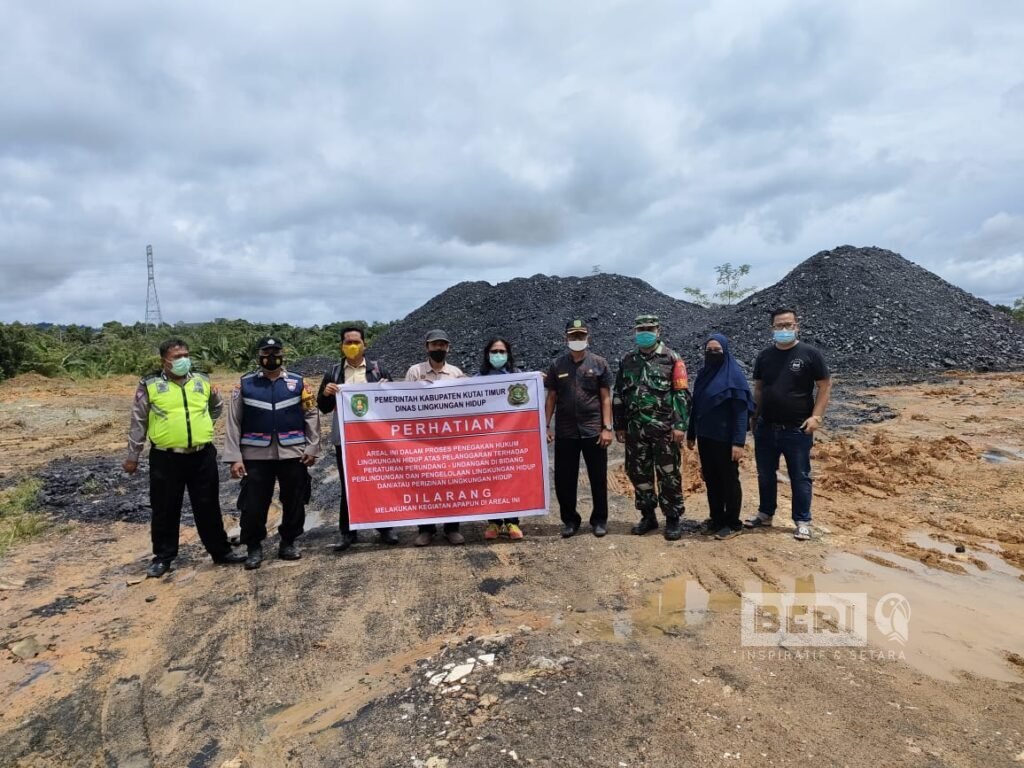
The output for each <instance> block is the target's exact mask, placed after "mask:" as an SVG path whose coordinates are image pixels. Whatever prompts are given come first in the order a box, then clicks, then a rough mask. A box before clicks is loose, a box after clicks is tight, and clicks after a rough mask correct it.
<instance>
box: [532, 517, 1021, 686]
mask: <svg viewBox="0 0 1024 768" xmlns="http://www.w3.org/2000/svg"><path fill="white" fill-rule="evenodd" d="M909 539H910V541H912V542H914V543H915V544H917V545H918V546H920V547H924V548H928V549H934V550H937V551H940V552H942V553H943V554H944V555H948V556H949V557H950V558H956V560H957V561H958V562H961V563H962V564H963V566H964V568H965V570H967V573H966V574H962V573H951V572H948V571H944V570H939V569H935V568H929V567H927V566H925V565H923V564H922V563H920V562H918V561H916V560H911V559H908V558H905V557H901V556H899V555H894V554H892V553H888V552H879V551H873V552H870V553H869V556H870V557H871V558H873V559H872V560H867V559H865V558H863V557H860V556H858V555H854V554H850V553H846V552H840V553H836V554H833V555H831V556H830V557H829V558H828V559H827V560H826V565H827V569H826V571H827V572H826V573H821V574H814V575H810V576H804V577H797V578H793V577H783V578H780V579H779V580H778V581H779V583H780V585H781V588H780V589H776V588H775V587H773V586H771V585H768V584H765V583H763V582H760V581H757V580H751V581H748V582H746V583H745V584H744V587H743V591H744V592H745V593H748V594H750V593H753V594H762V595H769V594H777V593H779V592H782V593H795V594H797V595H805V596H806V598H805V599H806V601H807V602H808V603H809V604H810V606H811V607H809V608H800V607H797V608H796V609H795V610H794V616H795V615H796V614H805V615H806V614H815V615H816V616H818V617H820V618H821V619H822V620H823V622H824V623H827V622H828V621H829V620H831V619H832V617H833V616H834V615H836V614H835V610H836V609H835V605H834V604H833V603H830V602H829V599H828V597H827V595H829V594H847V593H853V595H854V596H857V595H859V596H861V597H860V599H861V600H864V601H865V603H866V614H867V615H866V627H867V641H868V645H867V647H866V648H861V647H858V646H854V647H849V648H848V647H846V646H841V649H842V650H844V651H845V650H849V651H854V652H859V651H861V650H863V651H864V652H865V653H866V654H868V656H872V657H874V658H884V659H889V660H897V661H900V662H903V663H907V664H909V665H911V666H912V667H914V668H915V669H918V670H920V671H922V672H924V673H925V674H927V675H929V676H931V677H935V678H937V679H940V680H948V681H956V680H957V677H958V675H959V674H961V673H965V672H966V673H970V674H973V675H976V676H979V677H985V678H991V679H994V680H1001V681H1006V682H1017V683H1019V682H1021V679H1022V675H1024V631H1022V630H1021V618H1022V617H1024V589H1022V588H1021V581H1020V575H1021V572H1020V571H1019V570H1017V569H1016V568H1013V567H1012V566H1010V565H1008V564H1007V563H1005V562H1004V561H1003V560H1002V559H1001V558H1000V557H999V556H998V555H997V554H995V552H994V551H992V550H991V549H989V548H983V549H976V548H971V549H970V550H968V551H966V552H964V553H957V552H956V546H957V545H955V544H951V543H947V542H942V541H937V540H935V539H932V538H931V537H930V536H928V535H927V534H924V533H919V534H918V533H915V534H912V535H911V536H910V537H909ZM978 563H980V564H981V565H982V566H987V567H979V565H978ZM816 595H822V598H820V599H819V598H818V597H817V596H816ZM797 602H798V603H800V602H802V601H801V600H798V601H797ZM879 602H881V603H882V605H881V606H879ZM897 604H898V605H899V607H900V610H901V611H902V614H901V615H902V616H903V617H904V618H906V622H905V623H903V624H902V625H900V624H899V623H898V620H894V619H892V617H893V614H894V610H895V607H896V606H897ZM815 606H819V607H815ZM742 607H743V604H742V599H741V597H740V596H739V595H736V594H734V593H733V592H715V591H712V592H709V591H708V590H706V589H705V588H704V587H703V586H701V584H700V583H699V582H698V581H697V580H696V579H694V578H692V577H690V576H680V577H674V578H670V579H666V580H665V581H662V582H660V583H658V584H656V585H655V586H654V588H653V589H652V590H651V591H650V592H649V593H647V594H646V595H645V596H644V598H643V604H642V605H640V606H639V607H636V608H632V609H611V610H610V609H609V608H608V607H607V606H605V607H601V606H597V605H586V606H567V607H566V610H565V611H562V612H558V613H556V614H555V615H554V617H553V621H552V623H553V626H555V627H563V628H565V629H568V630H570V631H572V632H575V633H576V634H581V635H586V636H588V637H590V638H596V639H600V640H605V641H609V642H626V641H636V640H639V639H642V638H643V637H648V636H654V637H657V636H666V635H667V636H672V637H675V636H685V635H687V634H689V633H690V630H691V628H694V627H699V626H700V625H701V624H704V623H705V622H708V621H710V620H711V619H712V617H713V615H714V614H723V613H739V612H740V610H741V608H742ZM816 626H818V625H816ZM740 642H741V641H740V637H739V635H737V637H736V643H737V645H739V644H740Z"/></svg>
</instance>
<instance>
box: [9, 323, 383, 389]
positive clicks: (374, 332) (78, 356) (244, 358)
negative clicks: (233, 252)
mask: <svg viewBox="0 0 1024 768" xmlns="http://www.w3.org/2000/svg"><path fill="white" fill-rule="evenodd" d="M349 325H351V326H356V327H359V328H363V329H364V332H365V334H366V341H367V343H370V342H371V341H372V340H373V338H374V337H376V336H379V335H380V334H381V333H383V332H384V331H386V330H387V329H388V328H389V327H390V326H391V323H366V322H364V321H362V320H353V321H342V322H337V323H330V324H328V325H322V326H321V325H315V326H313V327H312V328H302V327H299V326H294V325H287V324H283V323H271V324H260V323H250V322H249V321H247V320H226V319H224V318H218V319H217V320H214V321H213V322H209V323H194V324H186V323H177V324H176V325H166V324H165V325H162V326H156V327H154V326H151V325H145V324H143V323H135V324H134V325H123V324H121V323H118V322H109V323H104V324H103V325H102V326H101V327H100V328H90V327H87V326H82V325H42V324H40V325H31V324H23V323H0V379H5V378H9V377H11V376H17V375H18V374H19V373H30V372H34V373H39V374H42V375H43V376H50V377H59V376H71V377H75V378H93V377H99V376H107V375H112V374H133V375H142V374H144V373H147V372H149V371H154V370H157V369H159V368H160V358H159V356H158V354H157V347H158V346H159V345H160V342H162V341H164V340H165V339H169V338H181V339H183V340H184V341H185V342H186V343H187V344H188V345H189V350H190V353H191V357H192V360H193V364H194V365H195V366H196V367H197V368H198V369H199V370H206V371H212V370H214V369H227V370H232V371H244V370H248V369H250V368H253V367H255V358H256V351H255V350H254V349H253V344H254V343H255V341H256V340H257V339H258V338H259V337H261V336H266V335H273V336H281V338H282V339H283V340H284V341H285V342H286V343H287V345H288V346H287V349H286V350H285V351H286V353H287V355H288V356H289V357H290V358H291V359H293V360H294V359H297V358H300V357H307V356H309V355H329V356H337V355H338V338H339V333H340V331H341V329H342V328H344V327H346V326H349Z"/></svg>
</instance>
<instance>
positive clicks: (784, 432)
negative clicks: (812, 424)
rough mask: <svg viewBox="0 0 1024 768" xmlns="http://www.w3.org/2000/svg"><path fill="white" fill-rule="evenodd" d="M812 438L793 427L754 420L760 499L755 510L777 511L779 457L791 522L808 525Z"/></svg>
mask: <svg viewBox="0 0 1024 768" xmlns="http://www.w3.org/2000/svg"><path fill="white" fill-rule="evenodd" d="M813 444H814V436H813V435H809V434H805V433H803V432H801V431H800V430H799V429H798V428H796V427H785V428H778V427H774V426H772V425H771V424H767V423H765V422H764V421H763V420H760V419H759V420H758V422H757V426H756V427H755V428H754V459H755V461H756V462H757V489H758V492H759V493H760V496H761V499H760V503H759V505H758V509H757V511H758V512H759V513H760V514H762V515H768V516H771V515H774V514H775V510H776V509H777V508H778V478H777V476H776V473H777V472H778V471H779V457H780V456H784V457H785V458H786V469H787V471H788V472H789V484H790V487H791V489H792V493H793V522H795V523H809V522H811V446H812V445H813Z"/></svg>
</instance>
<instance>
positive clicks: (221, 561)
mask: <svg viewBox="0 0 1024 768" xmlns="http://www.w3.org/2000/svg"><path fill="white" fill-rule="evenodd" d="M213 562H215V563H216V564H217V565H233V564H235V563H244V562H245V555H243V554H242V553H241V552H235V550H233V549H229V550H228V551H227V552H225V553H224V554H223V555H217V556H216V557H214V558H213Z"/></svg>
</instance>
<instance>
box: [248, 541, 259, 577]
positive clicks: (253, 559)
mask: <svg viewBox="0 0 1024 768" xmlns="http://www.w3.org/2000/svg"><path fill="white" fill-rule="evenodd" d="M261 565H263V547H262V546H261V545H259V544H255V545H253V544H250V545H249V554H248V556H247V557H246V558H245V570H247V571H255V570H256V569H257V568H259V567H260V566H261Z"/></svg>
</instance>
